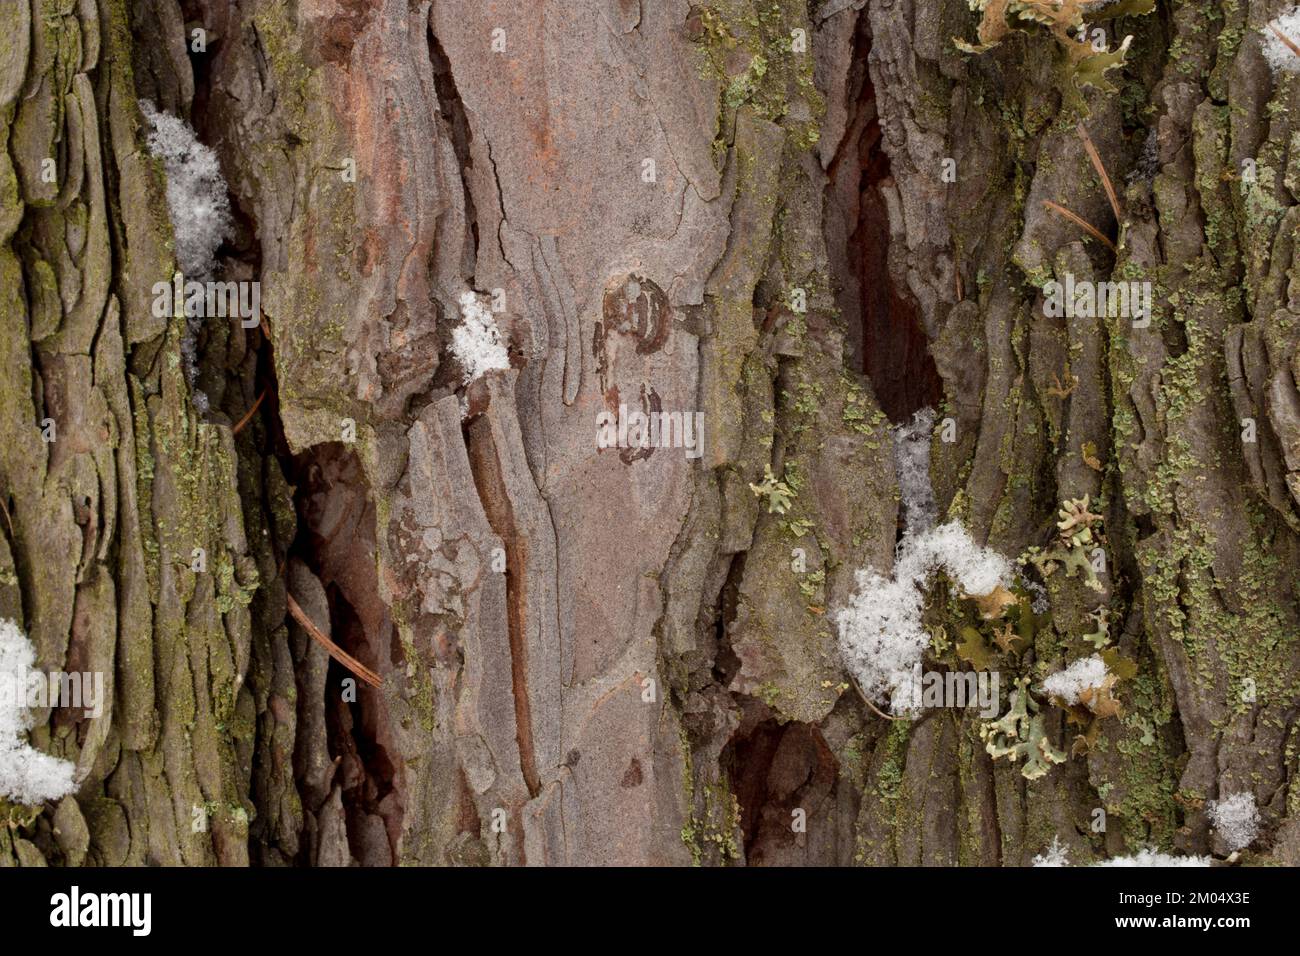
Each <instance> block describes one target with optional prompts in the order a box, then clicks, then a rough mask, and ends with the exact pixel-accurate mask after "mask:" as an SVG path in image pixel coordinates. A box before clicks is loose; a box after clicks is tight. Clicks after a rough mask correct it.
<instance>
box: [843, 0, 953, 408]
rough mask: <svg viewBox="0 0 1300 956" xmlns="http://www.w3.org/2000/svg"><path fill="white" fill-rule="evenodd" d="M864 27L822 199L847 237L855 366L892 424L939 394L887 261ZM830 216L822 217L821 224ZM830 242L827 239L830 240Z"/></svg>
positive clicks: (914, 316)
mask: <svg viewBox="0 0 1300 956" xmlns="http://www.w3.org/2000/svg"><path fill="white" fill-rule="evenodd" d="M870 51H871V31H870V27H869V24H868V19H867V16H866V14H865V13H863V14H862V15H860V17H859V20H858V29H857V35H856V37H855V39H854V52H853V65H852V67H851V69H850V76H849V82H848V87H847V101H848V113H849V115H848V123H847V126H846V132H845V135H844V139H843V140H842V141H841V143H840V145H839V148H838V150H837V152H836V155H835V158H834V160H833V162H832V163H831V165H830V168H829V169H828V171H827V173H828V176H829V179H830V185H829V187H828V189H827V199H828V202H831V203H840V204H842V206H843V208H842V209H841V210H840V213H841V215H840V216H839V217H838V218H839V220H840V221H841V223H842V226H843V228H844V229H845V230H846V232H847V233H848V235H847V236H846V237H844V239H843V244H844V246H845V250H846V253H847V257H846V258H847V263H846V265H847V269H848V271H849V275H846V276H840V277H839V282H838V285H839V286H840V287H841V290H842V291H841V294H840V296H839V299H840V306H841V308H842V309H843V310H844V313H845V314H844V321H845V323H846V326H847V328H846V335H847V340H848V343H849V346H850V348H851V350H852V353H853V360H854V364H855V367H856V368H857V370H858V371H860V372H862V373H863V374H864V375H866V377H867V378H868V379H870V381H871V385H872V388H873V390H874V391H875V394H876V400H877V402H878V403H879V404H880V407H881V409H882V410H883V411H884V412H885V414H886V415H888V416H889V418H890V420H891V421H893V422H896V423H901V422H905V421H907V420H908V419H909V418H911V416H912V414H913V413H914V412H916V411H918V410H920V409H922V408H926V407H928V406H937V405H938V404H939V402H940V401H941V400H942V398H943V383H942V380H941V379H940V377H939V373H938V370H937V369H936V367H935V363H934V359H933V358H932V357H931V355H930V349H929V340H928V338H927V336H926V333H925V326H924V323H923V322H922V320H921V319H922V317H921V314H920V309H919V307H918V305H917V303H916V300H915V298H914V297H913V296H912V294H911V293H910V292H909V291H908V290H907V289H906V288H905V287H900V285H899V283H898V282H896V281H895V277H894V275H893V273H892V271H891V270H890V267H889V249H890V239H891V237H890V225H889V210H888V207H887V205H886V200H885V194H886V193H887V192H888V191H889V190H891V189H892V188H893V182H894V181H893V176H892V173H891V169H890V161H889V154H888V153H887V152H886V150H885V148H884V143H883V140H882V133H881V127H880V121H879V117H878V114H877V110H876V92H875V87H874V86H873V84H872V81H871V75H870V73H869V72H868V69H867V57H868V55H869V53H870ZM834 218H835V217H828V218H827V222H828V223H829V222H831V221H833V219H834ZM835 244H836V243H835V241H834V239H832V240H831V245H832V246H834V245H835Z"/></svg>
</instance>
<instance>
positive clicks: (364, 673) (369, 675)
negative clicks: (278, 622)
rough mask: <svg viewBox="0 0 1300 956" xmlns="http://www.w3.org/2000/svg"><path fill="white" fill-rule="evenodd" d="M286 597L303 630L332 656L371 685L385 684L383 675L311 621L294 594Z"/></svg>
mask: <svg viewBox="0 0 1300 956" xmlns="http://www.w3.org/2000/svg"><path fill="white" fill-rule="evenodd" d="M284 598H285V600H286V601H287V602H288V604H289V613H290V614H292V615H293V619H294V620H295V621H297V622H298V623H299V624H301V625H302V628H303V630H305V631H306V632H307V633H308V634H310V635H311V638H312V640H314V641H315V642H316V643H317V644H319V645H320V646H321V647H323V648H325V650H327V651H328V652H329V655H330V657H332V658H334V659H335V660H336V661H338V662H339V663H340V664H342V665H343V666H344V667H346V668H347V669H348V670H350V671H351V672H352V673H354V674H356V675H357V676H358V677H360V678H361V679H362V680H363V681H365V682H366V683H367V684H369V685H370V686H371V687H380V686H382V685H383V683H384V679H383V678H382V677H380V676H379V675H378V674H376V673H375V672H374V671H372V670H371V669H370V668H369V667H367V666H366V665H365V664H362V663H361V662H360V661H359V660H357V659H356V658H355V657H353V656H352V655H351V654H349V653H348V652H347V651H345V650H343V648H341V647H339V646H338V645H337V644H335V643H334V642H333V641H331V640H330V639H329V638H328V637H326V636H325V635H324V634H322V633H321V632H320V630H319V629H318V628H317V627H316V625H315V624H313V623H312V622H311V618H309V617H308V616H307V615H306V614H305V613H304V612H303V609H302V608H300V607H299V606H298V602H297V601H295V600H294V599H293V595H292V594H290V593H289V592H288V591H285V593H284Z"/></svg>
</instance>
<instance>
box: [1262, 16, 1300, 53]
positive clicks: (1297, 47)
mask: <svg viewBox="0 0 1300 956" xmlns="http://www.w3.org/2000/svg"><path fill="white" fill-rule="evenodd" d="M1268 28H1269V29H1270V30H1272V31H1273V35H1274V36H1275V37H1277V38H1278V39H1279V40H1281V41H1282V42H1283V43H1285V44H1286V48H1287V49H1288V50H1290V51H1291V52H1292V53H1294V54H1295V55H1296V56H1300V44H1297V43H1296V42H1295V40H1292V39H1291V38H1290V37H1289V36H1287V35H1286V34H1285V33H1283V32H1282V31H1281V30H1279V29H1278V28H1277V27H1275V26H1273V24H1271V23H1270V24H1269V25H1268Z"/></svg>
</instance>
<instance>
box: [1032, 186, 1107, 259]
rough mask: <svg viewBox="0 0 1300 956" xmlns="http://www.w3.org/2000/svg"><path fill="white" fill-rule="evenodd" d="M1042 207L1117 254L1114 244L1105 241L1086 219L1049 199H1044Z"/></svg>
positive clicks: (1099, 231) (1104, 237)
mask: <svg viewBox="0 0 1300 956" xmlns="http://www.w3.org/2000/svg"><path fill="white" fill-rule="evenodd" d="M1043 205H1044V206H1045V207H1047V208H1048V209H1050V210H1052V212H1054V213H1056V214H1057V215H1059V216H1064V217H1065V218H1066V219H1068V220H1070V222H1072V223H1074V224H1075V225H1076V226H1078V227H1079V228H1080V229H1082V230H1083V231H1084V232H1086V233H1087V234H1088V235H1090V236H1092V237H1093V238H1094V239H1097V240H1098V241H1100V242H1103V243H1105V244H1106V247H1107V248H1108V249H1110V251H1111V252H1115V253H1118V252H1119V250H1118V249H1117V248H1115V243H1113V242H1111V241H1110V240H1109V239H1107V238H1106V236H1105V235H1104V234H1103V233H1102V232H1101V230H1099V229H1098V228H1097V227H1096V226H1094V225H1093V224H1092V223H1090V222H1088V221H1087V220H1086V219H1083V218H1081V217H1079V216H1077V215H1075V214H1074V213H1072V212H1070V210H1068V209H1066V208H1065V207H1064V206H1060V205H1057V204H1056V203H1054V202H1052V201H1051V200H1050V199H1044V200H1043Z"/></svg>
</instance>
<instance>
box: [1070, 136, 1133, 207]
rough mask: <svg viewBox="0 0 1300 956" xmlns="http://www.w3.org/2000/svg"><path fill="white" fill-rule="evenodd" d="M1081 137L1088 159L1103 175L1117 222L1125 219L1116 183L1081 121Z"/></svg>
mask: <svg viewBox="0 0 1300 956" xmlns="http://www.w3.org/2000/svg"><path fill="white" fill-rule="evenodd" d="M1078 130H1079V138H1080V139H1082V140H1083V148H1084V149H1085V150H1086V151H1087V153H1088V159H1089V160H1090V161H1091V162H1092V168H1093V169H1095V170H1097V175H1098V176H1099V177H1101V185H1102V188H1103V189H1105V190H1106V198H1107V199H1109V200H1110V208H1111V209H1113V210H1114V211H1115V222H1116V223H1120V222H1123V221H1124V216H1123V215H1122V214H1121V213H1120V211H1119V197H1118V196H1117V195H1115V185H1114V183H1112V182H1111V181H1110V176H1109V175H1107V173H1106V167H1105V166H1103V165H1102V164H1101V156H1100V155H1099V154H1098V152H1097V147H1096V146H1094V145H1093V144H1092V137H1091V136H1089V135H1088V131H1087V130H1086V129H1085V128H1084V126H1083V124H1082V123H1080V124H1079V126H1078Z"/></svg>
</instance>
